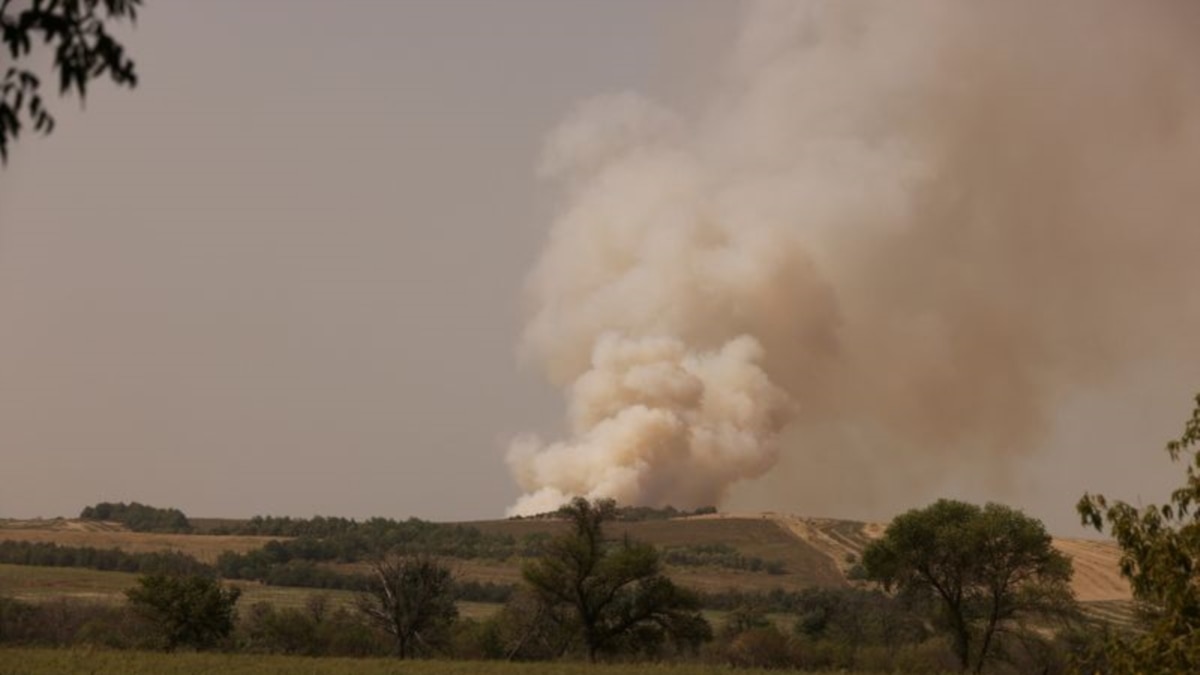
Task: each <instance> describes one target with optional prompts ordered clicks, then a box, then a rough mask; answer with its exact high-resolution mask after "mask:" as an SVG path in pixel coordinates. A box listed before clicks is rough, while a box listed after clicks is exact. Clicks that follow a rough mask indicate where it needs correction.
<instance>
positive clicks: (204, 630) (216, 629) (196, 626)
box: [125, 574, 241, 651]
mask: <svg viewBox="0 0 1200 675" xmlns="http://www.w3.org/2000/svg"><path fill="white" fill-rule="evenodd" d="M125 595H126V597H128V598H129V604H130V606H131V607H132V608H133V610H134V612H136V613H137V614H138V615H139V616H142V617H144V618H145V619H146V620H147V621H149V623H150V624H151V625H152V626H153V631H154V633H156V634H157V637H158V638H159V646H161V647H163V648H165V649H166V650H167V651H172V650H174V649H176V648H178V647H192V648H195V649H208V648H211V647H214V646H216V645H217V643H219V642H221V641H222V640H224V639H225V638H226V637H228V636H229V634H230V633H231V632H232V631H233V621H234V606H235V605H236V604H237V601H238V597H239V596H240V595H241V591H240V590H238V589H236V588H229V589H225V588H222V587H221V584H220V583H219V582H217V581H216V580H215V579H212V578H210V577H205V576H199V575H191V576H169V575H166V574H151V575H148V576H144V577H141V578H139V579H138V586H137V587H136V588H131V589H130V590H128V591H126V592H125Z"/></svg>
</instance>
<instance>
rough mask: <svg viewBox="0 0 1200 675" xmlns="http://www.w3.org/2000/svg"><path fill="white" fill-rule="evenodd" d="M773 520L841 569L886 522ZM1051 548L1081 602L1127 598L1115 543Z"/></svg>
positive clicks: (1079, 542) (1066, 543)
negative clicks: (1065, 564)
mask: <svg viewBox="0 0 1200 675" xmlns="http://www.w3.org/2000/svg"><path fill="white" fill-rule="evenodd" d="M773 517H774V519H775V522H776V523H777V524H778V525H779V527H781V528H783V529H784V530H785V531H786V532H790V533H791V534H793V535H795V536H796V537H798V538H799V539H801V540H803V541H805V542H806V543H808V544H809V545H810V546H813V547H815V548H817V549H819V550H820V551H822V552H823V553H825V555H827V556H829V557H830V558H831V559H832V560H833V562H834V564H836V565H837V566H838V567H839V568H840V569H841V570H842V571H843V572H845V571H846V570H847V569H848V568H849V567H850V566H851V565H852V564H853V563H852V561H854V560H857V559H858V558H859V557H861V556H862V550H863V548H865V547H866V545H867V544H868V543H869V542H870V541H871V540H872V539H875V538H877V537H879V536H881V535H882V534H883V531H884V528H885V527H886V526H885V525H881V524H878V523H859V522H853V521H847V520H830V519H824V518H802V517H799V516H790V515H779V514H774V515H773ZM1054 547H1055V548H1056V549H1058V550H1059V551H1061V552H1063V553H1064V554H1066V555H1067V556H1069V557H1070V558H1071V562H1072V564H1073V565H1074V568H1075V574H1074V576H1073V577H1072V579H1071V586H1072V588H1073V589H1074V591H1075V597H1076V598H1077V599H1078V600H1080V601H1081V602H1095V601H1111V600H1130V599H1132V593H1131V592H1130V589H1129V582H1127V581H1126V580H1125V579H1124V578H1123V577H1121V574H1120V569H1119V567H1118V561H1119V559H1120V555H1121V552H1120V550H1119V549H1118V548H1117V545H1116V543H1114V542H1112V541H1100V540H1093V539H1058V538H1056V539H1055V540H1054Z"/></svg>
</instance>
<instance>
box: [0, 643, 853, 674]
mask: <svg viewBox="0 0 1200 675" xmlns="http://www.w3.org/2000/svg"><path fill="white" fill-rule="evenodd" d="M731 672H738V673H765V672H767V671H761V670H754V669H738V670H737V671H733V670H731V669H730V668H728V667H723V666H711V665H702V664H686V663H682V664H652V663H638V664H630V665H599V664H589V663H579V662H556V663H506V662H501V661H486V662H484V661H405V662H400V661H397V660H396V659H378V658H376V659H344V658H315V659H314V658H307V657H301V656H261V655H250V654H160V653H151V652H133V651H126V652H114V651H103V650H93V649H60V650H55V649H0V675H10V674H12V675H15V674H16V673H21V674H22V675H26V674H36V673H55V674H61V675H82V674H84V673H86V674H88V675H103V674H108V673H112V674H113V675H143V674H149V673H154V674H155V675H199V674H200V673H220V674H221V675H273V674H274V675H294V674H307V675H343V674H345V675H349V674H350V673H354V674H355V675H384V674H387V675H392V674H399V673H405V674H408V675H474V674H475V673H489V674H490V673H495V675H525V674H529V675H641V674H642V673H649V674H650V675H719V674H720V675H728V674H729V673H731ZM770 672H780V671H770ZM840 672H842V673H844V674H845V675H854V673H851V672H848V671H840Z"/></svg>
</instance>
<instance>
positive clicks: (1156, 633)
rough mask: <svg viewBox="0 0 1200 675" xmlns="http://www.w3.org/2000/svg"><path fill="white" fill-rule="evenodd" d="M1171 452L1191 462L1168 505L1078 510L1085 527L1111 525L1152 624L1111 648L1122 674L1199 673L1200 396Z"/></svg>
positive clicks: (1083, 505) (1098, 501) (1087, 498)
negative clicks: (1147, 628) (1197, 668)
mask: <svg viewBox="0 0 1200 675" xmlns="http://www.w3.org/2000/svg"><path fill="white" fill-rule="evenodd" d="M1166 450H1167V453H1168V454H1169V455H1170V456H1171V459H1172V460H1176V461H1177V460H1179V459H1180V457H1186V459H1187V460H1188V461H1187V467H1186V470H1185V477H1184V484H1183V485H1182V486H1180V487H1179V488H1177V489H1175V490H1174V491H1173V492H1172V493H1171V497H1170V500H1169V502H1168V503H1166V504H1162V505H1149V506H1145V507H1142V508H1138V507H1136V506H1134V505H1132V504H1129V503H1127V502H1123V501H1119V500H1113V501H1109V500H1108V499H1107V498H1106V497H1105V496H1104V495H1092V494H1085V495H1084V496H1083V498H1082V499H1080V500H1079V504H1078V506H1077V509H1078V510H1079V514H1080V516H1081V517H1082V519H1083V523H1084V525H1090V526H1092V527H1094V528H1096V529H1097V530H1100V531H1103V530H1104V528H1105V526H1106V525H1107V527H1108V529H1109V531H1110V532H1111V534H1112V536H1113V537H1114V538H1115V539H1116V540H1117V544H1118V545H1119V546H1120V547H1121V574H1122V575H1123V576H1125V578H1126V579H1128V580H1129V583H1130V586H1132V588H1133V594H1134V597H1135V598H1137V599H1138V600H1140V601H1142V602H1143V603H1145V607H1144V609H1146V610H1147V614H1148V617H1149V618H1150V619H1151V624H1150V629H1149V630H1147V631H1145V632H1143V633H1141V634H1139V635H1137V636H1135V637H1133V638H1131V639H1128V640H1120V641H1117V642H1115V643H1114V644H1112V645H1110V651H1111V654H1110V658H1111V659H1112V661H1113V663H1114V669H1115V670H1116V672H1195V669H1196V667H1197V664H1200V583H1197V581H1198V580H1200V509H1198V508H1197V506H1200V395H1197V396H1196V398H1195V407H1194V408H1193V410H1192V414H1191V417H1190V418H1188V420H1187V421H1186V422H1185V423H1184V429H1183V433H1182V434H1181V435H1180V436H1179V438H1178V439H1174V440H1171V441H1169V442H1168V443H1167V447H1166Z"/></svg>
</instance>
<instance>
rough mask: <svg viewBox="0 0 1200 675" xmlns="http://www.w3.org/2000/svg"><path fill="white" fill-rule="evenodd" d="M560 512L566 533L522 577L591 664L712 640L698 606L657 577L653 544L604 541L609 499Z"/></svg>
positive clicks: (611, 508) (579, 502)
mask: <svg viewBox="0 0 1200 675" xmlns="http://www.w3.org/2000/svg"><path fill="white" fill-rule="evenodd" d="M560 514H561V515H562V516H563V517H565V518H566V519H567V520H568V521H569V522H570V525H571V531H570V532H568V533H566V534H564V535H562V536H560V537H557V538H555V539H553V540H552V541H551V542H550V543H549V544H548V546H547V550H546V553H545V555H543V556H542V557H541V558H539V559H537V560H536V561H533V562H530V563H528V564H526V566H525V568H524V570H523V575H524V578H525V581H526V582H527V583H528V584H529V586H530V587H531V588H532V589H533V592H534V594H535V596H536V597H537V598H538V600H539V601H540V603H541V605H542V607H543V609H544V610H545V612H546V614H547V615H548V616H552V617H556V618H558V619H559V620H560V621H561V622H563V623H564V624H566V625H565V626H564V627H565V628H566V629H567V630H574V631H577V633H578V635H579V637H580V638H581V639H582V641H583V644H584V647H585V648H586V650H587V655H588V658H589V659H590V660H592V661H595V660H596V659H597V658H598V657H599V656H600V655H601V654H604V653H613V652H618V651H634V650H647V651H649V650H653V649H656V648H657V647H659V646H660V645H661V644H662V643H663V642H664V641H665V640H667V639H671V640H673V641H675V642H676V644H679V645H686V646H695V645H698V644H699V643H700V642H703V641H707V640H710V639H712V628H711V627H710V626H709V625H708V622H707V621H706V620H705V619H704V618H703V617H702V616H701V615H700V613H699V611H698V608H699V601H698V600H697V598H696V597H695V596H694V595H693V594H692V593H690V592H688V591H686V590H684V589H682V588H679V587H678V586H676V585H675V584H674V583H672V582H671V580H670V579H668V578H667V577H666V576H664V575H663V574H662V572H661V570H660V567H659V561H658V552H657V551H656V550H655V549H654V547H653V546H650V545H648V544H644V543H640V542H634V541H631V540H630V539H629V538H628V537H626V538H625V539H623V540H621V541H619V542H609V541H607V540H605V538H604V533H603V524H604V522H605V521H608V520H611V519H612V518H613V517H614V515H615V514H616V503H615V502H613V501H612V500H611V499H601V500H597V501H595V502H589V501H588V500H586V499H583V498H576V499H575V500H574V501H572V502H571V503H570V504H569V505H567V506H564V507H563V508H562V509H561V511H560Z"/></svg>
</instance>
